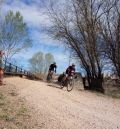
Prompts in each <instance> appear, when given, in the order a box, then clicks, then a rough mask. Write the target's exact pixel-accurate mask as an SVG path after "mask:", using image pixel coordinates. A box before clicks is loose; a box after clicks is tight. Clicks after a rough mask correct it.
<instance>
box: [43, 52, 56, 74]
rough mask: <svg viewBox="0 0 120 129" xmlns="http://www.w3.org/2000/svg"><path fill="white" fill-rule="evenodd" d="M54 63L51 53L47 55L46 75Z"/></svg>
mask: <svg viewBox="0 0 120 129" xmlns="http://www.w3.org/2000/svg"><path fill="white" fill-rule="evenodd" d="M53 61H54V56H53V55H52V54H51V53H47V54H45V70H44V72H45V74H46V73H47V72H48V69H49V66H50V64H51V63H53Z"/></svg>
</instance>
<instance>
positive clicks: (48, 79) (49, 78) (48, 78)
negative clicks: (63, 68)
mask: <svg viewBox="0 0 120 129" xmlns="http://www.w3.org/2000/svg"><path fill="white" fill-rule="evenodd" d="M51 79H52V76H51V75H50V74H48V75H47V82H50V81H51Z"/></svg>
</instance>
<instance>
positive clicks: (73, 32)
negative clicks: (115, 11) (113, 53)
mask: <svg viewBox="0 0 120 129" xmlns="http://www.w3.org/2000/svg"><path fill="white" fill-rule="evenodd" d="M65 4H66V3H64V5H63V4H62V5H60V4H59V5H60V6H57V8H56V7H55V6H54V4H53V3H52V4H50V7H49V9H48V15H49V17H50V19H51V21H52V27H51V28H50V29H49V31H50V33H52V36H53V37H54V38H55V39H58V40H61V41H62V42H63V43H64V44H65V45H67V47H68V48H69V49H70V50H71V51H72V52H73V57H77V58H78V59H79V62H80V65H81V66H82V68H83V69H84V70H85V72H86V76H87V80H88V84H89V89H91V90H97V91H101V92H104V90H103V87H102V81H103V76H102V69H103V64H104V63H103V58H102V54H103V53H102V49H101V48H102V46H103V44H102V42H101V41H100V35H99V27H98V23H99V20H100V19H101V17H102V16H103V15H104V14H105V13H107V12H108V11H109V10H110V9H111V8H112V7H113V5H114V0H109V1H108V0H106V1H105V0H70V1H69V2H68V1H67V4H66V5H65ZM57 10H58V11H57Z"/></svg>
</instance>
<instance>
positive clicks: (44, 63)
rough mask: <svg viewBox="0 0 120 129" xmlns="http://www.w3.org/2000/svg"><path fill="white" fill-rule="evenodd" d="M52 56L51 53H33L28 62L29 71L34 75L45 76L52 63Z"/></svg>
mask: <svg viewBox="0 0 120 129" xmlns="http://www.w3.org/2000/svg"><path fill="white" fill-rule="evenodd" d="M53 61H54V56H53V55H52V54H51V53H47V54H44V53H42V52H37V53H35V54H34V55H33V56H32V58H31V59H30V60H29V63H30V70H31V71H33V72H34V73H35V74H41V73H42V74H46V73H47V72H48V69H49V65H50V64H51V63H53Z"/></svg>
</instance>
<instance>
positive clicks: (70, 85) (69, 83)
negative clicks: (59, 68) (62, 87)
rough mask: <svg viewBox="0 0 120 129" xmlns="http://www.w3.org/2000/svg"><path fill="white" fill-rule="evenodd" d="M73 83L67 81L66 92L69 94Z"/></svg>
mask: <svg viewBox="0 0 120 129" xmlns="http://www.w3.org/2000/svg"><path fill="white" fill-rule="evenodd" d="M73 86H74V82H73V80H69V81H68V84H67V91H68V92H70V91H71V90H72V89H73Z"/></svg>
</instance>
